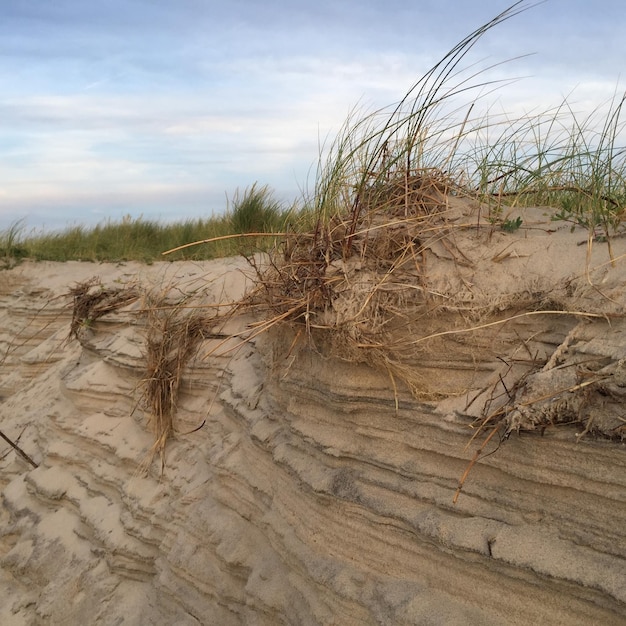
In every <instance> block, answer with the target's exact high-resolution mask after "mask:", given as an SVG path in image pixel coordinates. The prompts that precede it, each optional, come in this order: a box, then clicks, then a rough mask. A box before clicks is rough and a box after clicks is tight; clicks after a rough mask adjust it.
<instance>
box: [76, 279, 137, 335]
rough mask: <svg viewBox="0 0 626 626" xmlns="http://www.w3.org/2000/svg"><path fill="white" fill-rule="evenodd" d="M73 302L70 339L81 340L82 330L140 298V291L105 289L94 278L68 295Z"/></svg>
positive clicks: (129, 287) (135, 289) (132, 287)
mask: <svg viewBox="0 0 626 626" xmlns="http://www.w3.org/2000/svg"><path fill="white" fill-rule="evenodd" d="M68 295H69V296H70V297H71V298H72V300H73V308H72V321H71V323H70V332H69V337H68V338H70V339H71V338H74V339H78V338H79V333H80V330H81V329H82V328H88V327H90V326H91V325H92V324H93V323H94V322H95V321H96V320H97V319H98V318H100V317H102V316H103V315H106V314H107V313H110V312H111V311H115V310H117V309H120V308H122V307H124V306H126V305H128V304H130V303H131V302H134V301H135V300H137V299H138V298H139V290H138V289H137V288H136V287H134V286H132V285H128V286H124V287H120V288H111V287H107V288H105V287H104V286H103V284H102V281H101V280H100V279H99V278H98V277H97V276H94V277H93V278H91V279H89V280H87V281H84V282H82V283H78V284H76V285H75V286H74V287H72V288H71V289H70V291H69V294H68Z"/></svg>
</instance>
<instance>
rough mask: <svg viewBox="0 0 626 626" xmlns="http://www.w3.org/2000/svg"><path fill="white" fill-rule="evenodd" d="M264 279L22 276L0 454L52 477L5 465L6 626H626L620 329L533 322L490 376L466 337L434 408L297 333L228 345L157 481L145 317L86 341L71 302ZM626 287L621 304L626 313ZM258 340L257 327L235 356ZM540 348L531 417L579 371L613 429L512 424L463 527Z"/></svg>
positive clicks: (507, 342) (5, 276) (99, 269)
mask: <svg viewBox="0 0 626 626" xmlns="http://www.w3.org/2000/svg"><path fill="white" fill-rule="evenodd" d="M602 262H603V261H602ZM607 267H611V266H610V265H609V266H607ZM245 268H246V265H245V263H244V262H243V261H235V260H229V261H225V262H221V261H220V262H214V263H206V264H171V265H169V264H168V265H155V266H150V267H148V266H145V267H142V266H135V265H132V264H130V265H120V266H110V265H100V266H94V265H89V264H47V263H46V264H23V265H21V266H19V267H17V268H15V269H13V270H11V271H8V272H2V273H1V274H0V317H1V319H2V329H3V331H2V337H1V340H2V349H3V353H4V355H5V358H4V360H3V362H2V366H1V367H0V389H1V395H2V403H1V404H0V429H1V430H2V432H3V433H4V434H5V435H7V436H8V437H10V438H11V439H12V440H13V441H15V442H17V444H18V445H19V447H20V448H21V449H22V450H23V451H24V452H25V453H27V454H28V456H29V457H30V458H31V459H32V460H33V461H34V462H35V463H36V464H37V467H36V468H35V467H33V466H32V465H31V464H29V463H28V462H27V461H25V460H24V459H23V458H22V457H20V456H19V455H18V454H17V453H16V452H15V451H14V450H12V449H11V448H10V447H9V446H8V445H5V444H4V443H3V444H2V448H0V456H1V458H0V485H1V488H2V506H1V508H0V529H1V530H0V533H1V534H0V581H1V582H0V623H2V624H44V623H45V624H86V623H97V624H120V623H125V624H147V623H150V624H174V623H175V624H224V625H227V624H268V625H270V624H272V625H274V624H342V625H348V624H355V625H356V624H358V625H362V624H424V623H429V624H430V623H432V624H464V625H465V624H528V623H549V624H567V625H571V624H622V623H624V621H625V620H626V591H625V590H626V536H625V532H626V531H625V530H624V525H623V520H624V519H625V518H626V471H625V470H626V448H625V447H624V443H622V441H621V431H619V429H617V430H615V425H616V424H618V425H619V423H620V422H619V420H620V419H622V420H623V419H624V414H623V412H620V406H621V403H622V395H620V394H623V392H624V390H625V389H626V382H625V377H624V376H623V362H622V361H621V359H623V358H624V357H623V354H624V348H625V347H626V334H625V333H626V327H625V326H624V322H623V320H621V319H618V318H611V319H609V318H608V317H607V318H604V319H602V318H585V321H584V323H583V324H581V321H580V319H578V318H576V317H566V316H563V317H558V318H554V317H541V316H532V317H531V318H527V317H522V318H520V319H519V321H518V322H517V326H516V325H515V323H516V322H510V323H508V324H507V325H506V330H501V331H499V334H497V335H494V336H492V338H491V339H489V335H488V334H485V335H483V336H482V338H481V339H480V343H481V345H482V346H483V349H482V352H480V355H481V358H480V361H479V362H478V363H477V362H476V360H475V359H474V361H473V362H472V359H471V358H470V356H468V355H469V354H470V353H469V352H467V353H466V356H458V355H460V354H462V353H463V351H462V350H460V349H459V351H457V353H454V352H453V351H452V348H451V346H454V345H455V343H454V342H457V344H458V343H459V341H460V338H459V337H456V336H455V337H450V342H449V343H447V344H446V345H447V348H446V349H447V350H448V352H447V353H446V354H434V353H432V352H431V353H430V355H425V356H422V357H421V360H420V361H419V363H418V365H420V366H421V367H422V369H423V372H425V375H427V377H428V380H429V381H430V383H429V384H432V385H434V384H435V383H438V384H439V383H442V382H443V383H447V382H449V381H452V380H453V381H454V385H455V386H456V387H457V389H456V390H455V393H454V394H451V395H449V396H448V397H443V398H433V397H431V398H430V399H428V400H426V399H423V398H422V399H416V397H415V396H414V395H412V394H411V393H409V390H408V389H407V388H405V387H404V386H403V385H402V384H401V383H397V385H396V390H395V392H394V389H393V386H392V384H391V383H390V378H389V375H388V372H385V371H379V370H376V369H374V368H372V367H370V366H368V365H367V364H366V363H361V364H355V363H350V362H347V361H345V360H341V359H340V358H338V357H337V356H334V355H333V354H331V353H326V352H325V351H324V349H323V346H322V345H320V344H319V342H318V343H315V342H313V343H311V342H308V341H294V339H295V338H296V335H297V329H294V328H291V327H286V328H284V327H281V328H279V327H274V328H273V329H272V330H271V331H269V332H267V333H263V334H261V335H259V336H257V337H256V338H255V339H254V340H252V341H250V342H246V343H243V344H242V345H240V347H239V348H238V349H236V350H231V351H227V350H224V345H221V349H220V350H219V351H218V352H214V351H212V349H213V348H215V347H216V346H218V345H220V343H221V341H222V339H219V338H215V337H213V338H208V339H206V340H205V341H204V342H203V344H202V345H201V346H200V348H199V351H198V354H197V355H196V357H195V358H194V360H193V361H192V362H191V363H190V364H189V366H188V367H187V368H186V370H185V372H184V375H183V383H182V387H181V393H180V396H179V398H178V402H177V412H176V415H175V427H176V431H177V435H176V437H175V438H173V439H172V440H171V441H170V442H169V443H168V444H167V447H166V451H165V467H164V468H163V469H162V468H161V464H160V462H159V459H158V457H157V458H153V459H152V462H151V463H150V464H149V468H148V470H147V471H144V469H145V465H146V463H147V461H148V460H149V459H150V458H151V456H150V450H151V448H152V446H153V442H154V435H153V434H152V433H151V432H150V430H149V428H148V422H147V417H146V415H144V413H143V411H142V410H141V402H140V400H141V385H140V383H141V380H142V378H143V377H145V354H146V346H145V337H146V328H145V318H144V317H143V316H142V314H141V307H142V304H141V302H140V301H137V302H134V303H132V304H129V305H128V306H126V307H124V308H122V309H119V310H117V311H114V312H111V313H110V314H108V315H105V316H102V317H100V318H98V319H97V320H96V321H94V322H93V323H92V324H85V327H84V328H81V329H80V332H79V340H71V341H68V340H67V335H68V331H69V324H70V321H71V314H72V311H71V303H69V302H68V299H67V298H63V297H61V296H62V294H64V293H67V292H68V290H69V288H71V286H72V285H73V284H75V283H76V282H80V281H84V280H87V279H88V278H90V277H91V276H94V275H99V276H100V277H101V279H102V281H103V283H104V284H106V285H120V284H129V283H133V284H139V285H150V284H152V285H157V286H161V287H162V286H163V285H165V286H167V287H168V288H169V287H170V286H172V285H177V286H179V287H180V290H181V291H184V292H185V293H187V294H189V293H192V294H193V297H194V298H195V299H196V300H195V302H196V303H202V302H209V303H210V302H217V301H232V300H236V299H237V298H238V297H240V296H241V294H242V293H243V290H244V288H245V283H246V281H245V279H243V278H242V277H243V274H242V272H244V271H245ZM620 280H621V279H618V278H615V276H614V275H613V274H611V275H610V277H609V278H607V279H606V280H605V282H604V283H603V285H604V291H605V295H606V294H609V295H610V297H611V298H612V299H613V300H615V301H616V302H618V303H619V302H623V300H619V298H623V294H622V295H620V293H621V292H619V291H618V290H619V288H622V289H623V284H624V283H623V280H622V282H621V283H620ZM611 281H613V282H611ZM611 285H613V286H612V287H611ZM620 285H622V287H620ZM609 288H610V289H609ZM607 306H609V305H607ZM610 306H611V307H613V306H614V305H613V304H610ZM611 311H613V312H615V310H614V309H611ZM531 320H532V322H531ZM251 322H254V319H251V318H250V317H246V315H241V316H238V317H235V318H233V319H230V320H229V321H228V325H227V326H226V327H224V328H222V329H221V333H222V334H223V335H234V334H236V333H237V332H239V331H243V330H245V329H246V328H247V327H248V325H249V324H250V323H251ZM505 335H506V337H505ZM519 336H523V337H524V338H525V339H524V341H531V343H532V345H531V344H528V343H527V346H530V350H531V353H532V354H535V355H538V354H540V355H541V358H542V359H543V365H542V367H541V368H537V367H534V368H532V375H533V376H534V377H535V378H534V379H531V378H529V379H528V385H527V386H526V387H525V388H523V389H522V388H519V389H517V390H516V393H520V394H523V393H526V394H535V393H536V395H535V396H533V397H534V398H539V397H542V395H541V394H542V393H543V391H542V390H543V389H544V388H549V389H552V390H554V385H556V384H557V383H558V384H565V385H566V386H567V385H570V382H571V381H570V380H569V379H567V380H564V379H562V377H563V376H565V377H567V376H569V372H573V371H575V370H576V368H577V367H578V369H579V370H580V368H581V365H580V363H581V355H582V357H584V359H583V360H585V362H588V361H589V360H591V361H593V362H594V363H595V364H596V365H594V368H595V369H593V368H592V370H591V371H593V372H594V375H597V372H598V371H600V370H602V371H604V373H605V375H602V377H601V378H602V384H603V386H602V387H600V386H597V387H594V393H593V395H590V396H588V397H587V400H586V401H587V405H585V406H582V407H578V408H579V409H580V410H590V409H588V407H592V408H593V411H594V412H595V413H594V414H597V415H598V418H597V420H598V421H597V422H596V425H600V426H602V428H601V429H600V431H601V432H599V435H600V436H599V435H598V433H596V434H595V435H594V434H593V433H592V432H591V431H592V430H593V426H594V423H593V422H592V423H591V424H589V421H588V420H587V421H584V420H583V421H580V420H579V421H576V420H571V421H572V423H571V424H564V423H558V422H559V420H557V419H552V421H550V419H548V418H545V419H544V418H538V417H537V415H534V414H533V415H530V416H529V415H527V416H525V418H524V419H526V420H531V422H523V421H522V422H520V421H519V420H518V422H512V424H513V425H514V426H516V425H517V426H520V425H521V426H522V428H521V432H520V433H519V434H518V433H517V429H516V428H514V430H513V431H512V432H511V434H510V436H509V437H508V439H506V440H503V441H502V442H501V443H500V437H498V438H494V439H493V440H492V442H490V444H489V445H488V447H487V448H486V449H485V450H484V453H483V454H482V455H481V457H480V458H479V460H478V462H477V463H476V464H475V465H474V467H473V468H472V470H471V472H470V474H469V475H468V477H467V480H466V481H465V484H464V485H463V490H462V491H461V493H460V495H459V496H458V500H457V502H456V504H454V503H453V498H454V496H455V492H456V491H457V488H458V485H459V479H460V478H461V476H462V475H463V473H464V471H465V470H466V468H467V467H468V463H469V461H470V460H471V459H472V457H473V455H474V453H475V450H476V449H477V448H478V447H479V446H480V444H481V441H482V439H481V438H480V437H479V438H477V439H476V440H475V441H474V442H473V443H472V444H471V445H470V446H469V447H467V444H468V442H469V441H470V438H471V437H472V435H473V434H474V433H475V432H476V428H474V429H472V428H471V425H472V424H474V425H475V421H474V420H475V418H476V415H477V413H476V411H475V408H476V403H478V402H479V401H481V400H480V399H481V398H482V400H483V405H484V399H485V397H487V396H486V394H487V395H488V394H491V396H493V397H495V396H494V393H493V389H487V387H486V386H485V385H486V384H487V383H486V381H491V380H494V377H495V380H496V382H497V381H500V378H499V377H500V376H501V374H502V372H504V373H505V374H506V373H507V372H508V373H509V375H510V376H512V375H513V374H512V373H511V372H512V370H511V368H510V367H509V366H508V365H506V364H503V361H507V360H508V361H510V360H511V358H512V357H511V355H512V353H513V352H515V354H517V355H519V352H516V351H518V350H519V346H520V342H519V340H516V339H515V338H516V337H519ZM528 338H531V339H528ZM476 341H478V340H476ZM236 343H237V342H236V341H234V342H233V343H232V344H230V345H228V346H226V347H232V346H233V345H236ZM522 343H523V342H522ZM459 345H460V344H459ZM473 345H474V346H475V345H477V344H476V343H474V344H473ZM506 346H509V348H510V350H509V351H508V352H507V351H506V349H505V348H506ZM559 351H560V352H559ZM331 352H332V351H331ZM207 354H209V356H206V355H207ZM455 354H456V355H457V356H455ZM552 356H555V358H554V359H552V362H551V361H550V359H551V357H552ZM535 358H538V357H535ZM527 360H528V359H526V360H524V359H521V357H520V359H519V362H517V361H516V364H515V367H516V368H517V369H516V370H515V372H516V374H515V375H516V376H518V375H521V373H523V372H524V371H526V370H525V369H524V368H528V363H527ZM546 365H550V367H546ZM503 367H504V369H502V368H503ZM603 368H604V369H603ZM588 370H589V368H588V367H587V368H586V369H585V371H588ZM477 372H478V373H477ZM550 377H552V378H550ZM468 381H469V382H468ZM580 382H581V383H583V382H584V380H581V381H580ZM463 386H465V388H466V390H467V391H466V393H464V394H463V393H461V394H459V393H458V388H460V387H463ZM570 386H571V385H570ZM470 387H471V389H472V391H471V393H470V392H469V388H470ZM486 389H487V390H486ZM583 389H584V388H583ZM481 390H482V394H483V395H482V396H481V395H480V394H479V392H481ZM501 391H502V390H501V389H500V392H501ZM500 392H499V393H500ZM444 395H445V394H444ZM496 395H497V394H496ZM544 395H545V394H544ZM572 395H573V396H574V395H575V394H574V393H573V392H572ZM576 397H577V398H579V399H580V397H579V396H576ZM472 398H474V402H471V400H472ZM475 398H479V399H478V400H476V399H475ZM577 401H578V400H577ZM494 402H495V400H494ZM524 404H525V403H524V400H523V397H522V396H520V397H518V398H517V399H516V401H515V403H514V406H515V407H516V410H518V411H519V410H521V409H523V408H524V406H523V405H524ZM531 404H532V405H536V403H531ZM531 404H528V406H529V407H530V406H531ZM585 407H587V408H585ZM537 408H538V410H540V413H541V410H543V409H541V406H537ZM603 411H604V413H603ZM544 414H546V415H547V414H548V413H546V411H544V413H541V415H544ZM605 414H607V415H609V418H610V419H609V420H608V421H607V422H606V423H605V422H603V421H602V416H603V415H605ZM541 419H544V421H545V423H542V422H541ZM520 420H521V418H520ZM560 421H561V422H564V421H566V420H560ZM203 423H204V425H202V424H203ZM528 423H532V425H533V427H535V430H534V432H526V431H525V430H524V428H523V426H524V424H526V425H528ZM587 424H589V426H590V428H589V431H590V432H588V433H587V434H586V436H584V437H581V436H580V435H581V433H582V431H583V430H584V428H585V427H586V425H587ZM201 425H202V426H201ZM542 425H543V426H544V428H539V426H542ZM199 426H201V427H200V428H198V427H199ZM611 429H614V430H615V433H614V434H615V436H614V437H613V438H609V437H608V436H607V432H610V431H611ZM496 448H497V449H496Z"/></svg>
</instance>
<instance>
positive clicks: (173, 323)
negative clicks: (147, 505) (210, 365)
mask: <svg viewBox="0 0 626 626" xmlns="http://www.w3.org/2000/svg"><path fill="white" fill-rule="evenodd" d="M144 311H145V314H146V373H145V376H144V378H143V380H142V387H143V394H142V397H143V406H144V410H145V412H146V414H147V415H148V421H149V424H150V427H151V430H152V432H153V433H154V436H155V443H154V446H153V448H152V452H153V454H156V453H158V454H159V455H160V457H161V467H162V468H163V467H164V453H165V446H166V444H167V441H168V439H169V438H170V437H171V436H172V435H173V434H174V416H175V414H176V408H177V401H178V397H179V392H180V387H181V381H182V378H183V374H184V371H185V367H186V366H187V365H188V363H189V361H190V360H191V359H192V358H193V357H194V356H195V354H196V353H197V349H198V347H199V345H200V343H201V342H202V341H203V340H205V339H207V338H209V337H211V336H213V335H212V330H213V328H214V326H215V324H216V322H217V321H218V320H219V317H218V316H217V315H210V314H207V313H206V311H205V310H202V311H198V310H193V309H192V310H187V309H185V308H184V307H181V306H179V305H171V304H167V303H164V301H163V297H162V295H159V296H157V297H156V298H155V296H154V295H152V296H151V295H149V296H148V299H147V306H146V308H145V309H144Z"/></svg>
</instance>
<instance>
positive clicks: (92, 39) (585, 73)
mask: <svg viewBox="0 0 626 626" xmlns="http://www.w3.org/2000/svg"><path fill="white" fill-rule="evenodd" d="M510 4H512V2H511V1H504V2H500V1H496V0H482V1H481V2H468V1H466V0H263V1H261V0H93V1H92V0H55V1H54V2H52V1H50V0H0V230H1V229H5V228H7V227H9V226H10V225H11V224H14V223H16V221H17V220H22V219H23V220H24V221H23V222H22V224H23V225H24V226H25V227H26V228H28V229H33V230H38V229H44V230H51V229H59V228H64V227H67V226H70V225H74V224H85V225H93V224H96V223H99V222H103V221H105V220H119V219H121V218H123V217H124V216H126V215H130V216H131V217H133V218H139V217H143V218H145V219H151V220H160V221H172V220H187V219H193V218H196V217H210V216H211V215H217V214H221V213H223V212H224V211H225V210H226V209H227V207H228V202H229V200H232V198H233V196H234V195H235V193H236V192H237V190H244V189H245V188H247V187H249V186H250V185H252V184H253V183H255V182H257V183H259V184H261V185H266V184H267V185H268V186H269V187H270V188H271V189H273V190H274V195H275V197H276V198H277V199H279V200H280V201H282V202H285V203H286V204H290V203H291V202H292V201H294V200H295V199H297V198H299V197H300V196H301V195H302V193H304V192H306V190H307V189H309V190H310V188H311V186H312V182H313V179H314V176H315V170H316V167H317V162H318V158H319V155H320V149H321V148H320V146H322V145H327V143H328V141H329V140H332V137H333V136H334V135H335V134H336V133H337V132H338V131H339V130H340V128H341V126H342V124H343V122H344V121H345V120H346V118H347V117H348V115H349V114H350V111H351V110H353V109H354V107H356V106H358V107H360V109H361V110H373V109H375V108H378V107H381V106H385V105H391V104H393V103H394V102H397V101H398V100H399V99H400V98H402V96H403V95H404V94H405V92H406V91H407V90H408V89H409V87H410V86H411V85H412V84H413V83H414V82H415V81H416V80H417V79H418V78H419V77H420V76H422V75H423V74H424V73H425V72H426V71H428V70H429V69H430V68H431V67H432V66H433V65H434V64H435V63H436V62H437V61H438V60H439V59H441V58H442V57H443V56H444V55H445V54H446V53H447V52H448V51H449V50H450V49H451V48H452V47H453V46H454V45H455V44H456V43H457V42H458V41H459V40H461V39H462V38H464V37H465V36H466V35H468V34H469V33H471V32H472V31H473V30H474V29H475V28H477V27H479V26H480V25H481V24H483V23H485V22H487V21H489V20H490V19H491V18H493V17H494V16H495V15H497V14H498V13H500V12H501V11H503V10H504V9H506V8H507V7H508V6H509V5H510ZM520 6H522V7H529V9H528V11H525V12H523V13H521V14H520V15H517V16H516V17H514V18H512V19H511V20H508V21H506V22H504V23H503V24H501V25H499V26H498V27H497V28H496V29H494V30H492V31H490V32H488V33H487V34H486V35H485V37H484V38H483V39H482V40H481V41H480V43H479V44H478V45H477V46H476V48H475V49H474V50H473V51H472V54H471V55H470V57H468V59H467V63H468V64H473V63H477V64H478V65H476V67H483V66H484V67H486V66H490V65H494V64H498V63H500V62H502V61H507V60H510V62H507V63H505V64H504V65H498V66H497V67H496V68H495V69H494V70H491V74H487V76H491V75H492V74H493V75H494V76H495V77H496V78H497V79H501V80H505V81H506V80H507V79H515V80H513V81H512V82H510V83H509V84H504V85H503V86H502V87H501V88H500V89H499V90H498V91H497V92H495V93H493V94H489V96H486V97H488V98H491V99H492V100H493V101H494V102H495V101H497V102H498V106H502V107H504V108H505V109H506V110H507V111H508V110H511V111H512V112H513V114H519V113H520V112H525V111H531V110H537V108H542V109H546V108H549V107H550V106H553V105H556V104H558V103H559V102H560V101H562V99H563V98H564V97H567V98H568V101H569V102H570V103H571V104H572V106H573V107H575V108H577V110H580V111H586V110H588V111H591V110H592V109H593V107H595V106H597V105H599V104H601V103H603V102H606V101H607V100H608V99H610V98H611V96H612V95H613V94H614V93H615V91H616V89H617V90H620V89H621V90H622V91H623V89H624V80H623V79H624V76H622V73H623V72H624V70H625V63H624V62H625V61H626V38H624V37H623V33H624V32H626V8H625V7H624V5H623V0H607V1H603V0H596V1H595V2H590V1H589V0H547V1H546V2H540V3H536V2H532V1H528V2H526V1H525V2H522V4H521V5H520ZM481 64H482V65H481Z"/></svg>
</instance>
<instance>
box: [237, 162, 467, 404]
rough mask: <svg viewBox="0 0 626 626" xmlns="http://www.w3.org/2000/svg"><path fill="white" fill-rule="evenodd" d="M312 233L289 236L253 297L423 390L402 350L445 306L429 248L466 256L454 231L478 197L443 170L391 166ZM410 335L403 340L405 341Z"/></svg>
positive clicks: (313, 336) (327, 343)
mask: <svg viewBox="0 0 626 626" xmlns="http://www.w3.org/2000/svg"><path fill="white" fill-rule="evenodd" d="M389 174H390V175H389V177H388V178H387V179H386V180H384V181H381V180H380V179H378V180H376V181H375V182H374V183H373V184H371V185H368V186H367V187H365V188H364V189H363V190H362V192H361V193H360V194H356V196H355V198H354V199H353V202H352V203H351V204H349V205H348V206H347V208H346V209H345V210H344V211H343V212H342V211H337V212H336V213H335V214H334V215H332V216H331V217H330V218H329V219H323V218H322V217H320V219H319V220H318V222H317V224H316V225H315V228H314V229H313V231H312V232H308V233H303V234H300V235H298V236H296V237H292V238H289V239H287V240H285V242H284V243H283V245H282V247H280V248H278V249H276V250H275V251H274V253H273V254H272V255H270V262H269V266H268V267H267V269H263V270H261V269H260V268H257V276H258V287H257V289H256V290H255V291H254V292H252V294H251V295H250V298H249V301H248V305H249V306H252V307H255V308H257V309H260V310H262V311H263V312H264V314H265V315H266V317H267V320H268V321H267V323H266V328H270V327H271V326H272V325H273V324H274V323H284V322H290V323H292V324H303V325H304V326H305V328H306V336H308V338H309V340H311V341H312V343H314V344H316V346H317V348H318V349H322V350H324V349H326V350H328V351H329V352H330V353H331V354H333V355H335V356H338V357H340V358H342V359H347V360H352V361H356V362H368V363H370V364H372V365H375V366H382V367H384V368H385V369H386V370H387V371H388V372H389V373H390V375H391V376H392V377H393V378H396V377H397V378H399V379H402V380H404V381H405V382H406V383H407V384H408V386H409V387H410V388H411V390H412V391H413V392H414V393H415V394H416V395H420V393H421V392H423V389H421V388H420V380H419V376H417V375H416V373H415V371H414V370H413V369H412V368H411V367H409V366H408V365H407V363H406V362H405V361H406V359H405V357H406V356H408V355H410V357H411V359H415V357H416V349H415V347H414V346H409V345H408V343H406V342H408V341H409V339H412V338H414V337H416V336H419V334H418V329H417V328H415V324H419V322H420V320H422V319H423V318H424V317H431V316H432V313H433V312H434V311H435V310H437V309H438V307H439V306H441V305H442V304H443V298H442V296H441V294H437V293H435V292H433V291H431V290H430V289H429V286H428V271H427V270H428V268H427V264H426V252H427V251H428V250H430V249H431V248H432V247H433V246H434V245H442V246H443V249H444V250H446V251H447V253H449V254H450V255H451V258H453V259H457V260H458V262H460V263H463V262H464V260H463V257H464V255H463V253H462V251H460V250H459V249H458V248H457V246H456V244H455V242H454V237H453V236H452V232H453V231H454V230H455V229H458V228H469V227H470V226H471V227H473V226H474V225H473V223H472V224H470V223H469V222H467V223H463V222H462V221H460V219H459V218H460V216H461V213H462V211H460V210H459V209H460V208H462V209H463V210H464V211H467V210H471V206H472V201H471V200H469V199H468V198H463V197H461V195H459V193H460V190H459V189H458V188H457V187H456V186H455V185H454V183H453V182H452V181H451V180H449V179H448V178H447V177H446V176H445V175H444V174H443V173H442V172H440V171H438V170H432V169H429V170H417V171H413V172H411V173H408V172H397V173H396V174H395V175H393V176H392V175H391V173H389ZM405 339H406V342H405Z"/></svg>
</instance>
